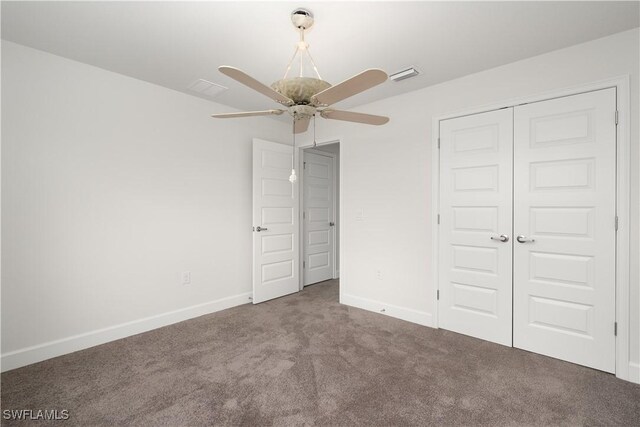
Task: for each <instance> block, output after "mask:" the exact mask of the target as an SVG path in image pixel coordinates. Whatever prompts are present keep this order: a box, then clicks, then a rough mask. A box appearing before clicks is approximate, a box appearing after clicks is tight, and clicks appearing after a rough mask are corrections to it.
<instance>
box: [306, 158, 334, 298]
mask: <svg viewBox="0 0 640 427" xmlns="http://www.w3.org/2000/svg"><path fill="white" fill-rule="evenodd" d="M333 168H334V159H333V157H330V156H327V155H323V154H320V153H319V152H312V151H310V150H307V151H305V153H304V178H303V192H302V193H303V197H304V204H303V209H304V214H303V224H304V225H303V233H304V265H303V271H304V284H305V286H306V285H310V284H312V283H318V282H322V281H323V280H329V279H331V278H333V263H334V254H333V252H334V238H335V236H334V228H335V219H334V205H333V203H334V191H333V188H334V178H333V176H334V175H333Z"/></svg>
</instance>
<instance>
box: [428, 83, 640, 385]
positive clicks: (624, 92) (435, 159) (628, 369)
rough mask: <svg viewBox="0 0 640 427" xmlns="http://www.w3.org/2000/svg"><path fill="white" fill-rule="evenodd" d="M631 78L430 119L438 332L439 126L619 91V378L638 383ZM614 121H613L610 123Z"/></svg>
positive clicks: (617, 262)
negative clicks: (633, 324)
mask: <svg viewBox="0 0 640 427" xmlns="http://www.w3.org/2000/svg"><path fill="white" fill-rule="evenodd" d="M629 80H630V77H629V75H623V76H619V77H614V78H610V79H605V80H600V81H597V82H592V83H588V84H582V85H576V86H571V87H568V88H564V89H556V90H551V91H546V92H543V93H539V94H535V95H528V96H521V97H517V98H512V99H507V100H504V101H501V102H495V103H491V104H487V105H481V106H478V107H475V108H469V109H465V110H462V111H458V112H454V113H449V114H443V115H439V116H434V117H432V119H431V120H432V121H431V123H432V127H431V141H433V143H432V144H431V146H432V149H431V182H432V187H431V217H432V218H433V220H432V221H431V223H432V229H431V230H432V235H433V241H432V248H431V250H432V255H433V275H432V280H433V283H434V284H435V285H436V286H434V289H433V294H432V298H433V306H434V312H433V319H434V324H433V327H434V328H438V327H439V321H438V293H439V288H440V284H439V280H438V278H439V268H440V257H439V256H438V248H439V240H440V238H439V221H438V220H437V218H438V215H439V212H440V151H439V145H440V121H441V120H446V119H453V118H457V117H463V116H468V115H472V114H479V113H485V112H489V111H493V110H499V109H501V108H508V107H517V106H519V105H522V104H529V103H532V102H539V101H547V100H550V99H554V98H561V97H566V96H571V95H578V94H580V93H585V92H593V91H596V90H601V89H609V88H616V105H617V111H618V126H617V128H616V150H617V157H616V159H617V167H616V187H617V188H616V213H617V216H618V221H619V223H618V231H617V233H616V283H615V294H616V305H615V307H616V320H615V321H616V322H617V335H616V368H615V375H616V377H618V378H620V379H623V380H627V381H632V382H636V383H640V369H638V367H632V366H631V364H630V358H629V345H630V343H629V338H630V336H629V333H630V330H629V326H630V310H629V301H630V300H631V298H630V297H631V295H630V283H629V282H630V267H631V266H630V260H629V256H630V254H629V250H630V246H629V244H630V241H631V236H630V227H629V221H630V212H629V205H630V196H631V191H630V187H631V186H630V171H631V159H630V149H631V125H630V104H629V97H630V85H629ZM612 120H613V118H612Z"/></svg>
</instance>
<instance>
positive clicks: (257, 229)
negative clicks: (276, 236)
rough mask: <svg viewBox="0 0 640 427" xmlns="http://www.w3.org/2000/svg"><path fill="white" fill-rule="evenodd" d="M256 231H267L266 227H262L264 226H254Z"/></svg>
mask: <svg viewBox="0 0 640 427" xmlns="http://www.w3.org/2000/svg"><path fill="white" fill-rule="evenodd" d="M256 231H257V232H258V233H259V232H261V231H267V229H266V228H264V227H260V226H257V227H256Z"/></svg>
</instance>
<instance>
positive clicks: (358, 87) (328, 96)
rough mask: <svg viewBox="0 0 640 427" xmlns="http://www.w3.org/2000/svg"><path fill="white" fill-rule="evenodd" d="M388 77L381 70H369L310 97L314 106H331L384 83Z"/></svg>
mask: <svg viewBox="0 0 640 427" xmlns="http://www.w3.org/2000/svg"><path fill="white" fill-rule="evenodd" d="M387 78H388V76H387V73H385V72H384V71H382V70H378V69H371V70H366V71H363V72H361V73H360V74H357V75H355V76H353V77H351V78H350V79H347V80H345V81H343V82H342V83H338V84H337V85H335V86H331V87H330V88H328V89H325V90H323V91H322V92H319V93H317V94H315V95H314V96H312V97H311V102H312V103H313V104H314V105H333V104H335V103H336V102H338V101H342V100H343V99H346V98H349V97H350V96H353V95H357V94H358V93H360V92H364V91H365V90H367V89H371V88H372V87H374V86H377V85H379V84H380V83H384V82H385V81H386V80H387Z"/></svg>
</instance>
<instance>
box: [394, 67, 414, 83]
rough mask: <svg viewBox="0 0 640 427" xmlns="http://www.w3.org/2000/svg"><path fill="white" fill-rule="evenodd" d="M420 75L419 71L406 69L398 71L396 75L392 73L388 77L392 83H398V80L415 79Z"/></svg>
mask: <svg viewBox="0 0 640 427" xmlns="http://www.w3.org/2000/svg"><path fill="white" fill-rule="evenodd" d="M418 74H420V71H418V70H416V69H415V68H413V67H411V68H407V69H406V70H402V71H398V72H397V73H393V74H391V75H390V76H389V78H390V79H391V80H393V81H394V82H399V81H400V80H404V79H408V78H410V77H415V76H417V75H418Z"/></svg>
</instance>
